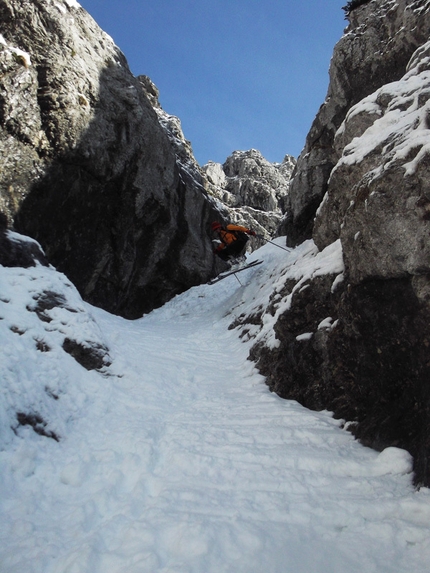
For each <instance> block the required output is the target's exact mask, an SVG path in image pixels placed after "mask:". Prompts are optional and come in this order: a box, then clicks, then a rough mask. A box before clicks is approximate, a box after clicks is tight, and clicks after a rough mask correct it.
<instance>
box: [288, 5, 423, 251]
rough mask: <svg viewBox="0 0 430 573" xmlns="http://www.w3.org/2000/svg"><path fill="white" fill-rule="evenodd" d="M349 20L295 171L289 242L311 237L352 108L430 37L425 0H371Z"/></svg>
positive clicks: (398, 71)
mask: <svg viewBox="0 0 430 573" xmlns="http://www.w3.org/2000/svg"><path fill="white" fill-rule="evenodd" d="M357 4H360V3H357ZM348 19H349V26H348V27H347V29H346V30H345V33H344V35H343V36H342V38H341V39H340V41H339V42H338V43H337V45H336V46H335V48H334V52H333V57H332V60H331V65H330V71H329V74H330V84H329V88H328V91H327V96H326V99H325V101H324V103H323V104H322V105H321V107H320V110H319V111H318V113H317V115H316V118H315V120H314V122H313V124H312V127H311V129H310V131H309V134H308V136H307V138H306V144H305V147H304V149H303V151H302V153H301V155H300V157H299V159H298V162H297V168H296V170H295V173H293V179H292V181H291V187H290V193H289V197H288V204H287V213H288V214H287V218H286V221H285V222H284V231H285V234H287V236H288V242H289V244H290V245H295V244H298V243H299V242H300V241H302V240H303V239H306V238H309V237H311V236H312V228H313V220H314V217H315V213H316V211H317V208H318V206H319V204H320V203H321V200H322V198H323V197H324V194H325V193H326V191H327V185H328V181H329V178H330V174H331V171H332V169H333V167H334V166H335V165H336V163H337V161H338V160H339V158H340V153H341V150H340V149H339V147H337V146H335V145H334V138H335V134H336V132H337V130H338V129H339V127H340V126H341V124H342V122H343V121H344V119H345V117H346V114H347V113H348V111H349V110H350V109H351V107H352V106H353V105H355V104H356V103H358V102H359V101H361V100H362V99H363V98H364V97H366V96H368V95H370V94H372V93H374V92H375V90H377V89H378V88H380V87H381V86H383V85H385V84H388V83H390V82H393V81H397V80H399V79H400V78H401V77H402V76H403V75H404V74H405V71H406V67H407V65H408V62H409V60H410V58H411V57H412V55H413V54H414V52H415V50H417V49H418V48H419V47H420V46H422V45H423V44H424V43H425V42H426V41H427V40H428V30H429V25H430V15H429V12H428V3H427V1H426V0H414V1H410V0H395V1H393V2H391V1H384V0H371V1H370V2H367V3H365V4H362V5H359V6H358V7H357V8H355V9H353V10H352V11H350V12H349V15H348Z"/></svg>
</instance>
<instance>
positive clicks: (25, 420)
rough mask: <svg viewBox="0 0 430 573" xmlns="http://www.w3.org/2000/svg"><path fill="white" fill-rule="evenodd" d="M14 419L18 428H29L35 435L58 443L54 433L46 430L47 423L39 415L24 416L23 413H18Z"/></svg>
mask: <svg viewBox="0 0 430 573" xmlns="http://www.w3.org/2000/svg"><path fill="white" fill-rule="evenodd" d="M16 418H17V420H18V423H19V425H20V426H31V427H32V428H33V430H34V431H35V432H36V434H39V436H45V437H46V438H52V439H53V440H55V441H56V442H59V441H60V439H59V437H58V436H57V435H56V434H55V432H52V431H51V430H48V429H47V423H46V422H45V420H44V419H43V418H42V417H41V416H39V414H34V413H29V414H25V413H24V412H18V413H17V414H16Z"/></svg>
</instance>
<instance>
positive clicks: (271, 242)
mask: <svg viewBox="0 0 430 573" xmlns="http://www.w3.org/2000/svg"><path fill="white" fill-rule="evenodd" d="M255 236H256V237H257V238H258V239H262V240H263V241H266V243H270V244H271V245H275V247H279V248H280V249H282V250H283V251H287V253H289V252H290V251H291V249H287V248H286V247H281V245H277V244H276V243H274V242H273V241H270V240H269V239H266V238H265V237H263V235H255Z"/></svg>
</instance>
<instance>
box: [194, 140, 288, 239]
mask: <svg viewBox="0 0 430 573" xmlns="http://www.w3.org/2000/svg"><path fill="white" fill-rule="evenodd" d="M295 163H296V160H295V159H294V157H292V156H291V155H286V156H285V157H284V160H283V161H282V163H270V162H269V161H267V160H266V159H265V158H264V157H263V156H262V154H261V153H260V152H259V151H257V150H256V149H250V150H248V151H234V152H233V153H232V154H231V155H230V156H229V157H227V159H226V160H225V162H224V164H220V163H214V162H209V163H208V164H206V165H204V166H203V171H204V172H205V174H206V177H207V179H208V183H207V189H208V192H209V193H210V194H211V195H213V196H215V197H217V198H218V199H219V200H220V201H221V202H222V203H223V204H225V206H226V207H227V210H228V213H229V218H230V220H232V221H234V222H237V223H239V224H245V225H248V226H250V227H252V228H254V229H255V230H256V231H258V232H259V233H260V234H261V235H263V236H266V238H270V237H271V236H273V235H275V234H276V232H277V228H278V226H279V224H280V221H281V219H282V216H283V214H284V213H285V202H286V199H287V195H288V190H289V185H290V178H291V173H292V172H293V169H294V166H295Z"/></svg>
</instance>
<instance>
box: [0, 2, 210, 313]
mask: <svg viewBox="0 0 430 573" xmlns="http://www.w3.org/2000/svg"><path fill="white" fill-rule="evenodd" d="M0 20H1V22H2V23H3V26H2V29H3V30H4V34H3V37H2V39H1V41H0V67H1V71H2V75H1V78H0V83H1V85H0V88H1V89H0V94H1V95H0V163H1V165H0V167H1V170H0V209H1V210H2V211H3V212H4V213H5V214H6V215H7V216H8V218H9V221H10V222H12V221H15V226H16V228H17V229H18V230H19V231H20V232H22V233H25V234H29V235H30V236H32V237H34V238H36V239H37V240H38V241H39V242H40V243H41V244H42V246H43V248H44V249H45V251H46V254H47V256H48V258H49V260H50V262H51V263H53V264H54V265H55V266H57V268H58V269H59V270H61V271H63V272H65V273H66V274H67V275H68V277H69V278H70V279H71V280H72V281H73V282H74V284H75V285H76V286H77V287H78V289H79V290H80V292H81V294H82V295H83V296H84V297H85V299H86V300H88V301H90V302H92V303H94V304H96V305H99V306H102V307H103V308H105V309H107V310H110V311H112V312H116V313H119V314H123V315H124V316H127V317H136V316H140V315H141V314H142V313H143V312H148V311H149V310H151V309H152V308H154V307H156V306H159V305H161V304H163V303H164V302H165V301H166V300H168V299H169V298H171V297H172V296H173V295H174V294H176V293H178V292H181V291H183V290H185V289H186V288H188V287H190V286H192V285H194V284H198V283H199V282H201V281H204V280H206V279H207V278H208V277H209V276H210V275H211V274H212V273H213V270H214V269H213V267H214V260H213V254H212V248H211V243H210V236H209V231H210V225H209V223H210V220H213V219H214V218H215V217H216V216H217V213H216V209H215V206H214V202H213V201H211V200H209V199H208V197H207V195H206V193H205V192H204V190H203V188H202V187H201V185H200V184H199V182H195V181H194V179H193V178H192V177H191V178H190V177H188V174H187V173H186V172H185V171H184V170H183V166H182V165H181V163H180V162H179V161H178V158H177V156H176V154H175V149H174V148H173V147H172V144H171V142H170V141H169V138H168V137H167V134H166V131H165V129H163V127H162V126H161V125H160V122H159V120H158V117H157V114H156V112H155V111H154V109H153V107H152V105H151V103H150V101H149V99H148V97H147V93H146V91H145V90H144V89H143V87H142V84H141V82H140V81H139V80H138V79H137V78H135V77H133V75H132V74H131V73H130V71H129V68H128V65H127V62H126V60H125V58H124V56H123V55H122V54H121V52H120V51H119V50H118V48H117V47H116V46H115V45H114V44H113V42H112V40H111V39H110V38H109V36H107V35H106V34H105V33H104V32H102V30H100V28H99V27H98V26H97V24H96V23H95V22H94V20H93V19H92V18H91V17H90V16H89V15H88V14H87V13H86V12H85V10H84V9H82V8H80V7H76V6H74V5H73V4H71V3H68V2H65V1H63V0H58V1H57V0H55V1H54V0H44V1H42V0H33V1H32V2H28V3H25V4H24V3H22V2H20V1H18V0H1V1H0Z"/></svg>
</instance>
